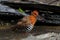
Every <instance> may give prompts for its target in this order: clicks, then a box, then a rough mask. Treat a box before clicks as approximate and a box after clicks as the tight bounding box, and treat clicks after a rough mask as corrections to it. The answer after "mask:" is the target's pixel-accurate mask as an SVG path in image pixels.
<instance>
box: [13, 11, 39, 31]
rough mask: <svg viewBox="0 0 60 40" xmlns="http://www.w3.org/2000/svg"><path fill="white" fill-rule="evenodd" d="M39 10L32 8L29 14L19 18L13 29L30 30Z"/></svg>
mask: <svg viewBox="0 0 60 40" xmlns="http://www.w3.org/2000/svg"><path fill="white" fill-rule="evenodd" d="M38 15H39V12H38V11H37V10H33V11H32V12H31V15H28V16H24V17H23V18H22V19H19V20H18V22H17V23H16V25H14V27H13V30H19V31H20V32H30V31H31V30H32V29H33V28H34V25H35V23H36V21H37V17H38Z"/></svg>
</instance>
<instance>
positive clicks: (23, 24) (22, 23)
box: [17, 16, 31, 26]
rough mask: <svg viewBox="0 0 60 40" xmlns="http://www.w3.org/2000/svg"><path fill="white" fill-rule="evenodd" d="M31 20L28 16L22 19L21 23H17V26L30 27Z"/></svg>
mask: <svg viewBox="0 0 60 40" xmlns="http://www.w3.org/2000/svg"><path fill="white" fill-rule="evenodd" d="M30 24H31V23H30V20H29V16H26V17H24V18H22V19H21V21H18V22H17V25H19V26H26V25H30Z"/></svg>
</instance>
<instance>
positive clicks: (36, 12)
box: [31, 10, 39, 17]
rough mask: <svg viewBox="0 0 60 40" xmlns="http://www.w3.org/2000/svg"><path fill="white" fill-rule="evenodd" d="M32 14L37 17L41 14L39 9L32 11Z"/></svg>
mask: <svg viewBox="0 0 60 40" xmlns="http://www.w3.org/2000/svg"><path fill="white" fill-rule="evenodd" d="M31 15H33V16H35V17H37V16H38V15H39V14H38V11H37V10H34V11H32V13H31Z"/></svg>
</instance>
